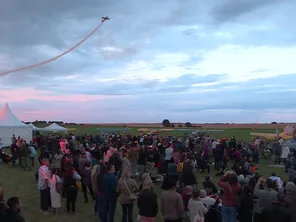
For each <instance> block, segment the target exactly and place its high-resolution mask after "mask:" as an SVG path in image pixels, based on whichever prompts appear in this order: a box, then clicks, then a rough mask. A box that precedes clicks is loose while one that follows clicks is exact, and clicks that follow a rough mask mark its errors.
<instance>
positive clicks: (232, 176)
mask: <svg viewBox="0 0 296 222" xmlns="http://www.w3.org/2000/svg"><path fill="white" fill-rule="evenodd" d="M237 182H238V178H237V175H236V174H235V173H232V174H230V175H229V180H228V183H229V184H230V185H235V184H237Z"/></svg>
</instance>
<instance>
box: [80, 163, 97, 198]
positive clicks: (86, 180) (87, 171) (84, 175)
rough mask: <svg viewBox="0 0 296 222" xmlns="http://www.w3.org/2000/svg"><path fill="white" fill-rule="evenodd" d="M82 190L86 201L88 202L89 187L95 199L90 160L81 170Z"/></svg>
mask: <svg viewBox="0 0 296 222" xmlns="http://www.w3.org/2000/svg"><path fill="white" fill-rule="evenodd" d="M81 182H82V190H83V194H84V203H88V196H87V189H88V190H89V193H90V195H91V198H92V200H95V197H94V192H93V189H92V183H91V167H90V162H87V163H86V165H85V167H84V169H83V170H82V172H81Z"/></svg>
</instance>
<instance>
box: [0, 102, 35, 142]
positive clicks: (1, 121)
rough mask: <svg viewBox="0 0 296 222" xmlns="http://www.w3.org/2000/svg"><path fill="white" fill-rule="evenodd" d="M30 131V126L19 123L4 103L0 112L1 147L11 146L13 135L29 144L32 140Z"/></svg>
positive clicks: (31, 129)
mask: <svg viewBox="0 0 296 222" xmlns="http://www.w3.org/2000/svg"><path fill="white" fill-rule="evenodd" d="M32 131H33V128H32V126H28V125H27V124H25V123H23V122H22V121H20V120H19V119H18V118H17V117H16V116H15V115H14V114H13V113H12V111H11V110H10V108H9V106H8V104H7V103H6V104H5V105H4V107H3V109H2V110H1V112H0V137H1V139H2V144H3V147H6V146H10V145H11V138H12V136H13V135H15V137H21V138H22V139H24V140H26V141H27V142H30V141H31V140H32Z"/></svg>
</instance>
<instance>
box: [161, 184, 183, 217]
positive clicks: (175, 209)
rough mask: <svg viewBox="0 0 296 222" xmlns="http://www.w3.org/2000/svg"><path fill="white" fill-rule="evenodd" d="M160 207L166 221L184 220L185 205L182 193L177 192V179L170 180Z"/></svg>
mask: <svg viewBox="0 0 296 222" xmlns="http://www.w3.org/2000/svg"><path fill="white" fill-rule="evenodd" d="M160 209H161V213H162V215H163V217H164V221H165V222H182V217H183V215H184V205H183V201H182V196H181V194H179V193H177V192H176V181H175V180H169V181H168V191H165V192H164V193H163V195H162V197H161V200H160Z"/></svg>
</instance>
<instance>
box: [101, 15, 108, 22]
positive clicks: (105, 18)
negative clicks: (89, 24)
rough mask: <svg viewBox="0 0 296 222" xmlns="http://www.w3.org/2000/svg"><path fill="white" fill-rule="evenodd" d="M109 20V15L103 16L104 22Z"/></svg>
mask: <svg viewBox="0 0 296 222" xmlns="http://www.w3.org/2000/svg"><path fill="white" fill-rule="evenodd" d="M107 20H110V18H109V17H108V16H105V17H102V22H105V21H107Z"/></svg>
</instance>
